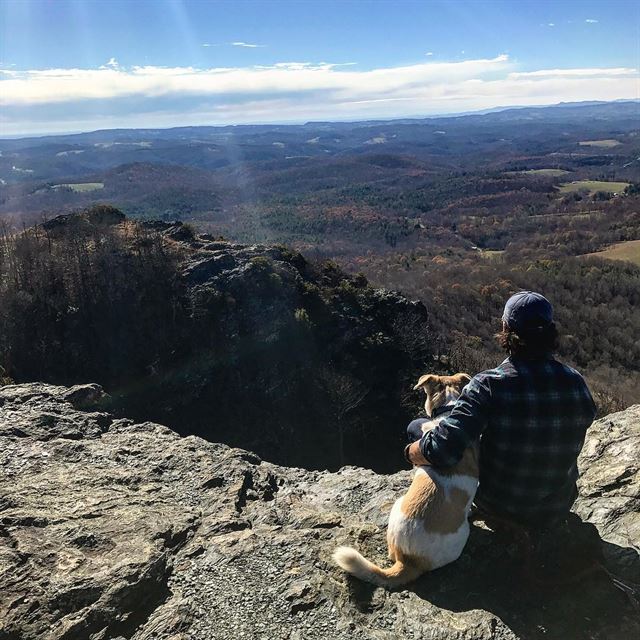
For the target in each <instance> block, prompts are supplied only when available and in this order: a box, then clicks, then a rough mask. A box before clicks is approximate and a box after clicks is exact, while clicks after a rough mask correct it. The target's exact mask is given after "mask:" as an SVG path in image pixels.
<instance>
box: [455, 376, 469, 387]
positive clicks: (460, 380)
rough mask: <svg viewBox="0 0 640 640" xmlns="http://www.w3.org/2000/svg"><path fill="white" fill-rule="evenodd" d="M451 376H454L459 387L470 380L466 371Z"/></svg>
mask: <svg viewBox="0 0 640 640" xmlns="http://www.w3.org/2000/svg"><path fill="white" fill-rule="evenodd" d="M453 377H454V378H456V381H457V383H458V384H459V385H460V389H462V387H465V386H466V385H468V384H469V383H470V382H471V376H470V375H469V374H468V373H456V375H455V376H453Z"/></svg>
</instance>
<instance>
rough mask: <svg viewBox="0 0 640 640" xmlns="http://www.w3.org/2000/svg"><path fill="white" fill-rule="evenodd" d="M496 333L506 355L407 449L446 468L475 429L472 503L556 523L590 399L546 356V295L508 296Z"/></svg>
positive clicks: (528, 520) (571, 490)
mask: <svg viewBox="0 0 640 640" xmlns="http://www.w3.org/2000/svg"><path fill="white" fill-rule="evenodd" d="M498 340H499V342H500V344H501V346H502V347H503V348H504V349H505V350H506V351H507V353H508V354H509V357H508V358H507V359H506V360H505V361H504V362H503V363H502V364H501V365H499V366H498V367H496V368H495V369H490V370H488V371H483V372H482V373H479V374H478V375H476V376H475V377H474V378H473V379H472V380H471V382H469V384H468V385H467V386H466V387H465V388H464V390H463V391H462V395H461V396H460V398H459V399H458V401H457V402H456V404H455V406H454V408H453V410H452V411H451V413H450V415H449V416H448V417H446V418H445V419H443V420H442V421H441V422H440V424H439V425H438V426H437V427H436V428H435V429H433V430H431V431H429V432H428V433H426V434H425V435H424V436H422V437H421V438H420V440H416V441H415V442H413V444H410V445H408V446H407V448H406V449H405V456H406V458H407V460H408V461H409V462H411V463H412V464H416V465H424V464H429V465H433V466H434V467H449V466H451V465H453V464H455V463H456V462H458V460H460V458H461V457H462V453H463V451H464V449H465V448H466V447H468V446H470V445H471V444H472V443H474V442H475V441H477V440H478V438H480V478H479V486H478V492H477V494H476V499H475V504H476V506H477V508H478V509H480V510H481V511H482V512H484V513H489V514H493V515H495V516H499V517H502V518H504V519H507V520H509V521H512V522H516V523H518V524H521V525H524V526H526V527H528V526H534V527H536V528H538V527H542V528H545V527H548V526H550V525H551V526H552V525H554V524H555V523H560V522H563V521H564V520H565V519H566V517H567V516H568V514H569V510H570V508H571V506H572V505H573V503H574V501H575V499H576V496H577V488H576V479H577V477H578V469H577V458H578V454H579V453H580V450H581V449H582V445H583V442H584V438H585V433H586V431H587V429H588V427H589V426H590V425H591V422H592V421H593V419H594V417H595V413H596V408H595V404H594V402H593V398H592V397H591V394H590V393H589V389H588V388H587V385H586V384H585V381H584V380H583V378H582V376H581V375H580V374H579V373H578V372H577V371H575V370H573V369H572V368H570V367H568V366H566V365H564V364H562V363H560V362H558V361H557V360H556V359H555V358H554V357H553V355H552V354H553V351H554V350H555V349H556V348H557V342H558V332H557V330H556V327H555V324H554V322H553V309H552V307H551V304H550V302H549V301H548V300H547V299H546V298H545V297H544V296H542V295H540V294H539V293H534V292H531V291H521V292H520V293H517V294H515V295H514V296H512V297H511V298H509V300H508V301H507V304H506V306H505V308H504V314H503V316H502V332H501V333H500V334H498ZM412 425H413V423H412ZM410 427H411V425H410ZM412 433H415V430H413V429H411V428H410V429H409V434H410V438H411V434H412ZM414 437H415V436H414Z"/></svg>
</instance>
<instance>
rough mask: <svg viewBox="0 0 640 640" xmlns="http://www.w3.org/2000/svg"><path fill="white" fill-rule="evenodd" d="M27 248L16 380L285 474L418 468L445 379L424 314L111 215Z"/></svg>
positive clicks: (297, 266) (18, 269)
mask: <svg viewBox="0 0 640 640" xmlns="http://www.w3.org/2000/svg"><path fill="white" fill-rule="evenodd" d="M14 245H15V246H14ZM14 245H11V247H10V248H9V249H7V252H8V254H7V255H9V254H11V258H12V259H11V260H7V261H6V263H7V264H6V265H5V264H4V263H3V264H0V271H2V273H0V276H2V277H0V367H4V369H6V375H7V376H8V377H9V378H10V380H11V381H15V382H32V381H34V380H38V381H46V382H48V383H51V384H65V385H69V384H76V383H79V382H85V381H86V380H94V381H95V382H98V383H100V384H101V385H102V386H103V387H104V388H105V389H106V390H108V392H109V394H110V395H111V397H112V399H113V405H112V410H113V411H114V412H116V413H118V414H119V415H121V416H125V417H129V418H134V419H137V420H154V421H157V422H160V423H162V424H166V425H168V426H170V427H171V428H172V429H174V430H176V431H178V432H179V433H181V434H182V435H199V436H202V437H204V438H206V439H207V440H210V441H213V442H225V443H226V444H229V445H231V446H243V447H246V448H249V449H251V450H252V451H256V452H257V453H258V454H259V455H261V456H262V457H264V458H266V459H268V460H272V461H275V462H278V463H281V464H287V465H294V466H303V467H305V468H310V469H337V468H340V467H341V466H343V465H344V464H347V463H349V464H357V465H361V466H368V467H371V468H376V470H379V471H383V472H389V471H396V470H398V469H400V468H402V465H403V459H402V455H401V451H402V449H401V444H402V441H403V438H404V434H403V433H402V425H404V424H407V423H408V422H409V420H411V419H412V418H413V417H414V415H415V411H416V409H417V408H418V406H419V405H418V403H419V401H420V395H419V393H417V392H414V393H411V389H412V387H413V384H414V383H415V381H416V379H417V378H418V377H419V376H420V375H421V374H423V373H425V371H424V369H423V367H424V363H426V362H433V366H434V367H439V366H441V365H439V364H438V363H437V362H435V361H434V360H433V357H432V356H433V355H434V350H435V349H436V346H435V341H434V339H433V337H432V336H431V335H430V334H429V325H428V318H427V312H426V309H425V307H424V306H423V305H422V304H421V303H419V302H412V301H410V300H408V299H407V298H405V297H403V296H402V295H400V294H399V293H394V292H389V291H385V290H381V289H374V288H372V287H370V286H369V285H368V284H367V281H366V279H365V278H364V276H349V275H347V274H345V273H344V272H342V271H341V270H340V269H339V268H338V267H337V266H336V265H334V264H332V263H323V264H320V263H312V262H310V261H308V260H306V259H305V258H304V257H303V256H302V255H301V254H299V253H297V252H294V251H291V250H289V249H287V248H285V247H281V246H261V245H242V244H235V243H230V242H225V241H222V240H219V239H214V238H212V237H211V236H209V235H207V234H203V235H199V236H196V235H195V234H194V232H193V230H191V228H190V227H188V226H187V225H183V224H181V223H163V222H146V223H138V222H134V221H132V220H126V219H125V218H124V216H123V214H121V213H120V212H119V211H118V210H117V209H113V208H111V207H107V206H97V207H94V208H92V209H90V210H88V211H86V212H81V213H78V214H70V215H67V216H59V217H57V218H54V219H53V220H51V221H49V222H48V223H46V224H45V225H43V226H41V227H35V228H33V229H31V230H26V231H25V232H24V233H23V234H22V235H21V236H18V237H16V239H15V243H14ZM23 245H24V246H23ZM32 256H35V257H33V258H32ZM34 265H35V266H34ZM0 377H1V376H0ZM214 416H215V417H214ZM392 425H398V426H397V427H396V428H394V427H393V426H392Z"/></svg>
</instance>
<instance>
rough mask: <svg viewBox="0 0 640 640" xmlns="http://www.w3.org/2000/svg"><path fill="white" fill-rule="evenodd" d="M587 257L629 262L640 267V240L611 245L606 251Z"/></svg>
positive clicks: (589, 254) (590, 254)
mask: <svg viewBox="0 0 640 640" xmlns="http://www.w3.org/2000/svg"><path fill="white" fill-rule="evenodd" d="M587 256H589V257H591V256H595V257H597V258H607V259H609V260H626V261H627V262H633V263H634V264H637V265H638V266H639V267H640V240H627V242H619V243H618V244H614V245H611V246H610V247H609V248H608V249H605V250H604V251H597V252H596V253H588V254H587Z"/></svg>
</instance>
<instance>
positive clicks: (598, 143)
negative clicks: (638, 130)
mask: <svg viewBox="0 0 640 640" xmlns="http://www.w3.org/2000/svg"><path fill="white" fill-rule="evenodd" d="M578 144H579V145H580V146H581V147H601V148H603V149H612V148H613V147H617V146H618V145H621V144H622V142H620V141H618V140H613V139H608V140H583V141H582V142H578Z"/></svg>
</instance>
